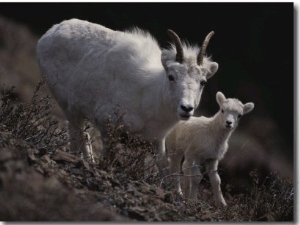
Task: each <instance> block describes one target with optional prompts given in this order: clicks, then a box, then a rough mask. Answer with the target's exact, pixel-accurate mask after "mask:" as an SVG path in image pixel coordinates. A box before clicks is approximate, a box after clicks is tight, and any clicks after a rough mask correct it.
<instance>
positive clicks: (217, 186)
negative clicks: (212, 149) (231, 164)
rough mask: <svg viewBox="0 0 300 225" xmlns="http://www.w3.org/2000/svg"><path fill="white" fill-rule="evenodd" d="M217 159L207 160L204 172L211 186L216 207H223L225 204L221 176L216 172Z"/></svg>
mask: <svg viewBox="0 0 300 225" xmlns="http://www.w3.org/2000/svg"><path fill="white" fill-rule="evenodd" d="M218 163H219V161H218V160H208V161H207V162H206V172H207V173H208V175H209V180H210V183H211V185H212V188H213V194H214V197H215V202H216V205H217V206H218V207H225V206H226V205H227V204H226V202H225V200H224V197H223V194H222V191H221V178H220V176H219V174H218Z"/></svg>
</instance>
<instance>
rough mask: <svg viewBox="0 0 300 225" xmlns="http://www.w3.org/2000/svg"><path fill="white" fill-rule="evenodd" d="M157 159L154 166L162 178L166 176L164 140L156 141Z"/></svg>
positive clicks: (166, 163)
mask: <svg viewBox="0 0 300 225" xmlns="http://www.w3.org/2000/svg"><path fill="white" fill-rule="evenodd" d="M156 144H157V156H156V157H157V158H156V165H157V167H158V170H159V173H160V175H161V176H162V178H164V177H165V176H166V175H167V174H168V167H169V165H168V160H167V156H166V147H165V139H163V140H161V141H157V142H156Z"/></svg>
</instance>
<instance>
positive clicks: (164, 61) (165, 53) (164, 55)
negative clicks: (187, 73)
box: [161, 49, 175, 70]
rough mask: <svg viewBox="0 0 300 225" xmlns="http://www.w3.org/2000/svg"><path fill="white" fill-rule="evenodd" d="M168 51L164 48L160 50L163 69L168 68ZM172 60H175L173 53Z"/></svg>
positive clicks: (169, 58)
mask: <svg viewBox="0 0 300 225" xmlns="http://www.w3.org/2000/svg"><path fill="white" fill-rule="evenodd" d="M170 53H171V52H170V51H168V50H166V49H164V50H163V51H162V52H161V63H162V65H163V67H164V68H165V70H167V68H168V62H169V61H170V60H171V59H172V56H171V55H170ZM173 60H175V55H174V56H173Z"/></svg>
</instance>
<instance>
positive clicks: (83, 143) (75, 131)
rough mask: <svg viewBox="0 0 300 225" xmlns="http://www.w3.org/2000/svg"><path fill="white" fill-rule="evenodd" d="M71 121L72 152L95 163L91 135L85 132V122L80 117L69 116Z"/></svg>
mask: <svg viewBox="0 0 300 225" xmlns="http://www.w3.org/2000/svg"><path fill="white" fill-rule="evenodd" d="M67 118H68V120H69V134H70V152H71V153H72V154H76V155H78V154H81V153H83V157H84V159H85V160H86V161H88V162H91V163H95V159H94V155H93V150H92V145H91V141H90V135H89V134H88V133H87V132H86V131H84V120H83V119H82V118H79V117H75V116H70V115H67Z"/></svg>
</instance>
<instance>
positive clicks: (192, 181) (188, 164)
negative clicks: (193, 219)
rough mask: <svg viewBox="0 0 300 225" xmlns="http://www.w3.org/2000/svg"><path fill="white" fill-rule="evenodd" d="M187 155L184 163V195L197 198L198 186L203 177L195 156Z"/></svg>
mask: <svg viewBox="0 0 300 225" xmlns="http://www.w3.org/2000/svg"><path fill="white" fill-rule="evenodd" d="M185 157H186V158H185V160H184V162H183V164H182V170H183V174H184V184H183V189H184V190H183V192H184V197H185V198H189V199H194V200H197V199H198V198H197V194H198V187H199V184H200V181H201V178H202V175H201V172H200V168H199V166H200V165H197V163H196V161H195V159H194V158H193V157H187V156H185Z"/></svg>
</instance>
